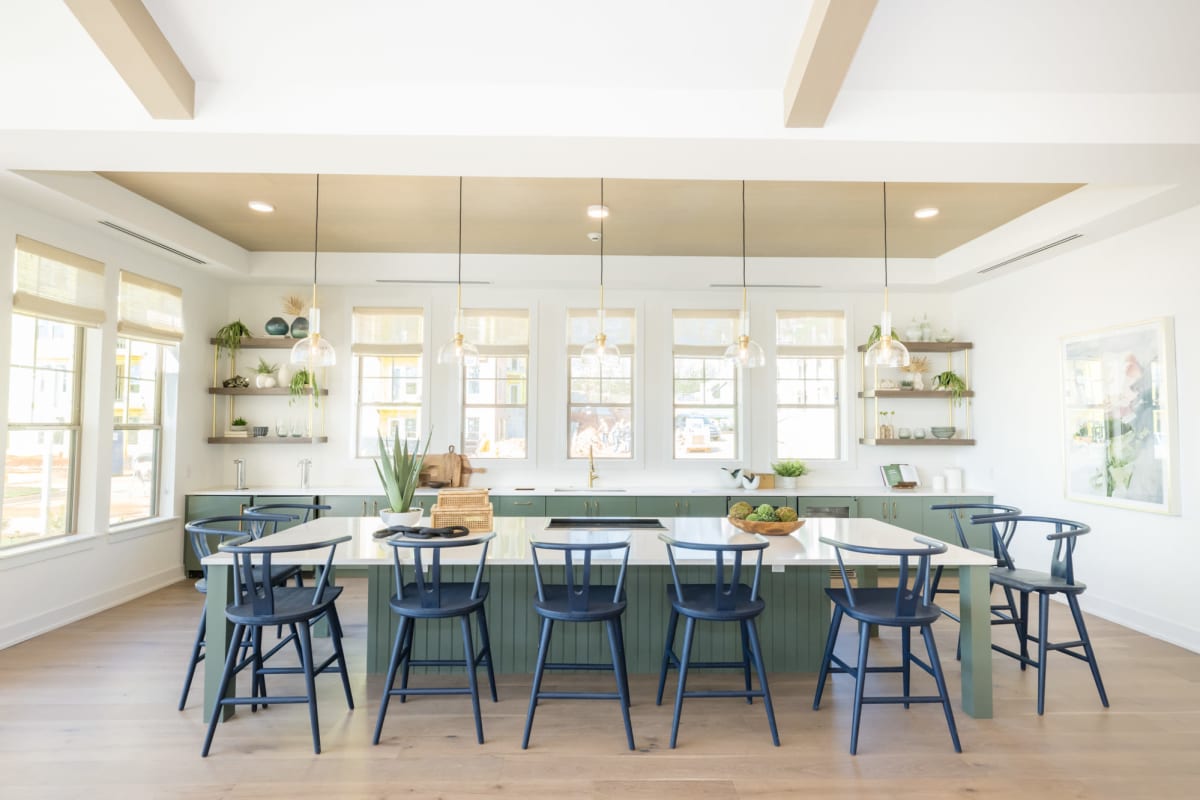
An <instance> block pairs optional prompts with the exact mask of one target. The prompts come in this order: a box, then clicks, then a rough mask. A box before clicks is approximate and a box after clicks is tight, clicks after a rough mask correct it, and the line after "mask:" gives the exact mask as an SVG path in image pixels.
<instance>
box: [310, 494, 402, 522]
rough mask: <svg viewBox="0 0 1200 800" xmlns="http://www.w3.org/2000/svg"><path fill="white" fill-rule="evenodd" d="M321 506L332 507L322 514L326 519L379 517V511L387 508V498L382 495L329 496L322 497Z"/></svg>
mask: <svg viewBox="0 0 1200 800" xmlns="http://www.w3.org/2000/svg"><path fill="white" fill-rule="evenodd" d="M321 505H326V506H330V509H329V510H328V511H322V512H321V513H322V514H323V515H324V516H326V517H377V516H379V509H381V508H385V507H386V506H387V498H386V497H385V496H383V495H381V494H327V495H323V496H322V497H321Z"/></svg>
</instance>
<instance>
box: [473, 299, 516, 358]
mask: <svg viewBox="0 0 1200 800" xmlns="http://www.w3.org/2000/svg"><path fill="white" fill-rule="evenodd" d="M462 314H463V333H464V334H465V335H466V337H467V341H468V342H470V343H471V344H473V345H475V347H476V348H478V350H479V355H481V356H527V355H529V309H526V308H464V309H463V312H462Z"/></svg>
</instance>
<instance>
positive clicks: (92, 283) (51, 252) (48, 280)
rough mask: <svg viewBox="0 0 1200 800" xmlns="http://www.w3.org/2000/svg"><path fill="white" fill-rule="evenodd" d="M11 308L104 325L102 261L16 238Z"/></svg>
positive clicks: (69, 320)
mask: <svg viewBox="0 0 1200 800" xmlns="http://www.w3.org/2000/svg"><path fill="white" fill-rule="evenodd" d="M16 256H17V257H16V270H15V272H14V276H13V311H16V312H18V313H21V314H29V315H31V316H35V317H42V318H44V319H53V320H58V321H59V322H66V323H70V324H72V325H85V326H88V327H97V326H99V325H102V324H104V320H105V315H104V264H102V263H100V262H99V261H93V260H92V259H90V258H84V257H83V256H81V255H78V254H76V253H72V252H70V251H68V250H62V249H60V248H58V247H55V246H53V245H49V244H44V243H43V242H39V241H36V240H34V239H29V238H27V237H25V236H18V237H17V252H16Z"/></svg>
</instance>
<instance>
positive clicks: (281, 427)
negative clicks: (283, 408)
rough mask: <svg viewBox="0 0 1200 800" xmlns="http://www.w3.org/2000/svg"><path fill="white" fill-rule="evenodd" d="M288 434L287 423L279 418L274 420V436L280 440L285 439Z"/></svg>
mask: <svg viewBox="0 0 1200 800" xmlns="http://www.w3.org/2000/svg"><path fill="white" fill-rule="evenodd" d="M289 432H290V428H289V427H288V421H287V420H286V419H284V418H283V417H280V418H279V419H277V420H275V435H276V436H278V437H279V438H280V439H286V438H287V435H288V433H289Z"/></svg>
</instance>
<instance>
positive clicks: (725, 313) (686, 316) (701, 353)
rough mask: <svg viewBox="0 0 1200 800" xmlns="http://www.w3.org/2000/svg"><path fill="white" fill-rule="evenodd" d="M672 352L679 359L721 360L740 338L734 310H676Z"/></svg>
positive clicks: (736, 313)
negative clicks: (679, 357) (689, 357)
mask: <svg viewBox="0 0 1200 800" xmlns="http://www.w3.org/2000/svg"><path fill="white" fill-rule="evenodd" d="M671 327H672V331H673V335H672V347H671V350H672V352H673V353H674V354H675V355H677V356H691V357H695V358H720V357H721V356H723V355H724V354H725V348H727V347H728V346H729V345H731V344H733V341H734V339H736V338H737V328H738V312H737V311H736V310H733V309H707V310H701V309H675V310H674V311H673V312H671Z"/></svg>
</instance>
